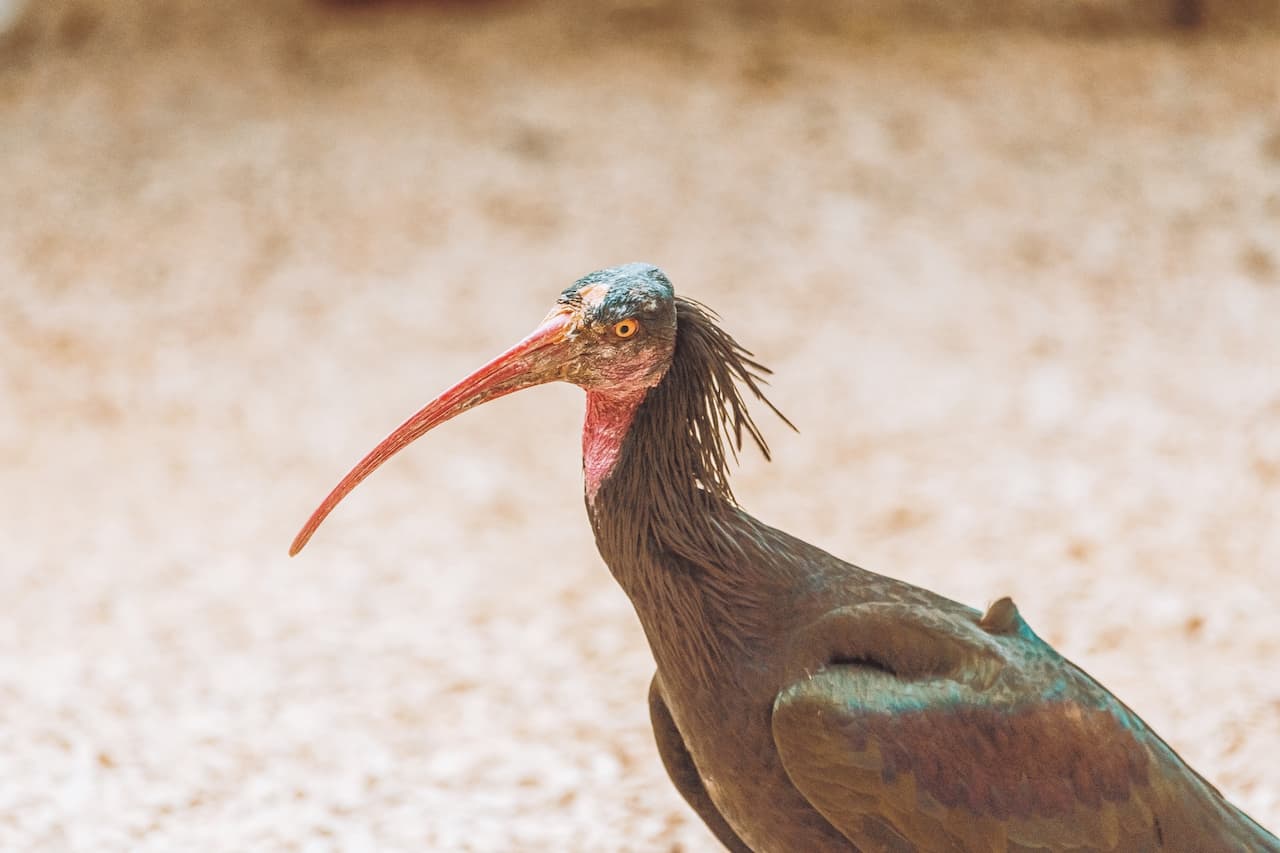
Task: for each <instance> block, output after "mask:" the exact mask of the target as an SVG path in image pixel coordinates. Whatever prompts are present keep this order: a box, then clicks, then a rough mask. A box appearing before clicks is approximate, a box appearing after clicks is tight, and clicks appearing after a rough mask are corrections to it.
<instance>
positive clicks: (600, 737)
mask: <svg viewBox="0 0 1280 853" xmlns="http://www.w3.org/2000/svg"><path fill="white" fill-rule="evenodd" d="M906 5H907V6H908V7H911V8H913V9H917V11H918V7H920V6H921V4H906ZM925 5H927V4H925ZM1086 5H1088V4H1086ZM1106 5H1107V4H1106V3H1102V2H1095V3H1093V4H1092V6H1093V7H1098V8H1103V7H1105V6H1106ZM681 9H685V11H681ZM68 10H70V11H68ZM30 13H31V14H32V15H33V16H34V17H33V18H31V19H30V20H28V21H27V22H26V23H25V24H23V25H22V26H20V27H19V29H18V30H17V31H15V32H14V33H12V34H10V36H9V37H8V38H7V39H6V41H5V42H4V46H3V47H2V48H0V223H2V227H0V413H2V414H3V417H0V482H2V483H3V486H4V488H3V489H0V534H2V536H0V548H2V550H0V584H2V586H0V596H2V598H3V602H4V605H3V609H2V610H0V643H2V644H3V645H2V646H0V648H3V655H2V656H0V849H3V850H42V851H43V850H49V851H57V850H83V851H95V853H97V851H165V853H169V852H170V851H186V850H201V851H204V850H209V851H215V850H217V851H221V850H226V851H232V850H235V851H244V850H304V851H325V850H343V851H360V850H380V851H418V850H445V851H452V850H478V851H503V850H565V851H611V850H617V851H622V850H632V851H668V850H677V849H679V850H689V851H692V850H712V849H714V845H713V842H712V840H711V838H710V836H709V835H707V833H706V832H705V831H704V830H703V829H702V828H701V825H700V824H699V823H698V822H697V820H696V819H695V818H694V817H693V816H692V815H691V813H690V812H689V811H687V810H686V809H685V808H684V806H683V804H682V803H681V802H680V800H679V799H678V797H677V795H676V793H675V792H674V790H673V789H672V788H671V787H670V785H669V784H668V782H667V781H666V779H665V777H664V774H663V771H662V769H661V766H660V765H659V762H658V758H657V755H656V752H655V750H654V747H653V745H652V741H651V735H650V732H649V730H648V720H647V712H646V707H645V690H646V686H647V683H648V679H649V676H650V674H651V668H652V663H651V660H650V657H649V653H648V650H647V648H646V647H645V645H644V641H643V638H642V636H641V633H640V630H639V627H638V625H637V623H636V621H635V618H634V616H633V614H632V612H631V610H630V607H629V604H628V602H627V601H626V599H625V598H624V596H623V595H622V593H621V592H620V591H619V590H618V589H617V588H616V587H615V585H614V584H613V581H612V579H611V578H610V577H609V575H608V572H607V571H606V569H605V568H604V566H603V565H601V563H600V561H599V558H598V556H597V555H596V553H595V550H594V547H593V543H592V540H591V534H590V530H589V528H588V526H587V523H586V519H585V516H584V511H583V507H582V504H581V498H580V494H581V492H580V483H579V470H578V455H577V454H578V447H577V444H578V434H577V430H578V426H579V420H580V417H581V408H582V402H581V395H580V392H578V391H577V390H576V389H572V388H569V387H567V386H564V387H552V388H545V389H538V390H536V391H532V392H528V393H526V394H523V395H518V396H516V397H513V398H509V399H507V400H504V401H502V402H499V403H495V404H493V405H492V406H490V407H487V408H485V409H482V410H480V411H477V412H473V413H471V414H469V415H467V416H466V417H465V418H464V419H462V420H459V421H456V422H454V423H452V424H450V425H448V426H447V427H445V428H443V429H441V430H440V431H439V432H438V433H436V434H434V435H433V436H431V437H430V438H429V439H428V440H426V441H424V442H422V443H421V444H420V445H418V446H417V447H415V448H414V449H413V450H412V451H411V452H409V453H407V454H405V455H403V456H402V457H401V458H398V459H396V460H395V462H394V463H393V464H391V465H388V466H387V467H386V468H385V469H384V470H382V471H380V472H379V473H378V474H377V475H376V476H375V477H374V478H373V479H372V480H370V481H369V482H368V483H366V484H365V485H364V486H363V487H362V488H361V489H359V490H358V491H357V492H356V493H355V494H354V495H353V496H352V498H351V499H349V501H348V503H347V504H345V505H344V506H343V507H342V508H341V509H340V510H339V511H338V512H337V513H336V514H335V515H334V516H333V517H332V518H331V519H330V521H329V522H328V524H327V525H326V526H325V527H324V528H323V529H322V530H321V532H320V534H319V535H318V536H317V538H316V539H315V540H314V541H313V543H312V545H311V546H310V547H309V548H308V550H307V551H306V552H304V554H303V555H302V556H301V557H300V558H298V559H294V560H290V559H288V558H287V557H286V556H285V551H286V548H287V546H288V543H289V540H290V538H291V537H292V536H293V534H294V532H295V531H296V529H297V527H298V526H299V525H300V524H301V522H302V521H303V520H304V519H305V518H306V516H307V514H308V513H309V512H310V510H311V509H312V507H313V506H314V505H315V504H316V503H317V502H318V501H319V499H320V498H321V497H322V496H323V495H324V493H325V492H326V491H327V490H328V489H329V487H330V486H332V485H333V484H334V483H335V482H336V481H337V479H338V477H339V476H340V475H341V474H342V473H343V472H344V471H345V470H346V469H347V467H348V466H349V465H351V464H352V463H354V462H355V461H356V459H358V458H359V457H360V456H361V455H362V454H363V453H364V452H365V451H366V450H368V449H369V448H370V447H371V446H372V445H373V443H374V442H375V441H376V440H377V439H379V438H381V437H382V435H383V434H385V433H386V432H387V431H389V430H390V429H391V428H392V427H394V426H395V425H396V424H398V423H399V422H400V421H401V420H402V419H403V418H404V417H405V416H407V415H408V414H410V413H411V412H412V411H413V410H414V409H415V408H416V407H417V406H418V405H419V404H420V403H421V402H423V401H425V400H426V399H427V398H429V397H430V396H432V395H433V394H434V393H435V392H436V391H438V390H439V389H441V388H442V387H443V386H444V385H446V384H447V383H449V382H451V381H452V380H454V379H456V378H459V377H460V376H461V375H462V374H463V373H464V372H466V371H468V370H470V369H471V368H472V367H474V366H477V365H478V364H479V363H481V361H482V360H484V359H486V358H487V357H488V356H490V355H492V354H494V353H496V352H497V351H499V350H500V349H501V348H503V347H505V346H506V345H507V344H508V343H510V342H512V341H514V340H515V339H516V338H517V337H518V336H520V335H522V334H524V333H525V332H526V331H528V330H529V329H530V328H532V326H533V325H534V324H535V323H536V322H537V320H538V319H539V318H540V317H541V316H542V315H543V313H544V312H545V311H546V310H547V308H548V306H549V305H550V303H551V301H552V300H553V299H554V296H555V294H556V293H558V291H559V290H560V289H561V288H562V287H563V286H565V285H566V284H567V283H568V282H570V281H571V280H572V279H573V278H575V277H577V276H578V275H580V274H582V273H585V272H587V271H589V270H590V269H593V268H595V267H599V266H605V265H609V264H613V263H618V262H623V261H630V260H648V261H652V262H655V263H658V264H661V265H662V266H664V267H665V268H666V270H667V271H668V272H669V274H670V275H671V277H672V279H673V280H674V281H675V283H676V285H677V288H678V289H680V290H681V292H683V293H686V294H689V295H693V296H696V297H698V298H700V299H702V300H704V301H706V302H708V303H709V304H711V305H712V306H714V307H716V308H717V309H719V310H720V312H721V313H722V314H723V316H724V322H725V325H726V326H727V327H728V328H729V329H730V330H731V331H732V332H734V333H735V334H736V335H737V336H738V337H739V338H740V339H741V340H742V341H743V342H744V343H746V344H747V345H748V346H749V347H751V348H752V349H754V350H755V351H756V352H757V353H758V354H759V355H760V356H761V357H762V358H763V359H764V360H765V361H766V362H767V363H769V364H771V365H772V366H773V367H774V368H775V370H776V377H775V380H774V386H773V388H774V399H775V400H776V402H777V403H778V404H779V406H780V407H781V408H782V409H783V410H784V411H785V412H787V413H788V414H789V415H790V416H791V418H792V419H793V420H795V422H796V423H797V424H798V425H799V427H800V431H801V432H800V434H799V435H793V434H791V433H789V432H788V431H787V430H785V429H784V428H783V427H782V426H781V425H780V424H777V423H771V422H770V421H769V419H768V418H763V423H764V425H765V427H766V430H767V433H768V435H769V437H770V438H771V439H772V440H773V446H774V450H775V452H776V459H775V461H774V462H773V463H772V464H765V463H764V462H762V461H761V460H760V459H758V458H757V457H756V456H755V455H751V454H749V455H748V456H747V457H746V458H745V460H744V465H743V468H742V471H741V473H740V474H739V476H738V478H737V480H736V484H737V489H738V493H739V497H740V498H741V499H742V501H743V503H744V504H745V505H746V506H747V507H748V508H749V509H751V510H752V511H753V512H754V513H756V514H757V515H759V516H761V517H762V518H764V519H766V520H768V521H770V522H771V523H774V524H776V525H778V526H780V527H782V528H784V529H788V530H790V531H792V532H795V533H797V534H799V535H801V536H803V537H805V538H807V539H809V540H811V541H814V542H816V543H819V544H821V545H823V546H824V547H826V548H828V549H829V550H831V551H833V552H835V553H837V554H839V555H842V556H845V557H847V558H849V559H852V560H854V561H856V562H858V563H860V564H862V565H865V566H867V567H869V568H873V569H876V570H880V571H884V572H887V573H890V574H894V575H896V576H898V577H902V578H905V579H907V580H910V581H912V582H915V583H919V584H923V585H926V586H929V587H931V588H933V589H936V590H939V591H941V592H943V593H945V594H948V595H950V596H953V597H955V598H958V599H960V600H962V601H965V602H968V603H970V604H973V605H975V606H982V605H984V604H985V603H987V602H988V601H990V600H992V599H993V598H995V597H997V596H999V595H1003V594H1011V595H1013V596H1014V598H1015V599H1016V600H1017V601H1018V603H1019V604H1020V606H1021V607H1022V610H1023V613H1024V615H1025V616H1026V617H1027V619H1028V620H1029V622H1030V623H1031V624H1032V626H1033V627H1034V628H1036V629H1037V630H1038V631H1040V632H1041V633H1042V635H1044V636H1045V637H1046V638H1047V639H1048V640H1050V641H1051V642H1053V643H1054V644H1055V645H1056V646H1057V647H1058V648H1059V649H1061V650H1062V651H1063V652H1064V653H1065V654H1067V655H1068V656H1070V657H1071V658H1073V659H1075V660H1076V661H1077V662H1079V663H1080V664H1081V665H1083V666H1084V667H1085V668H1086V669H1088V670H1089V671H1090V672H1091V673H1093V674H1094V675H1095V676H1097V677H1098V678H1099V679H1100V680H1101V681H1102V682H1103V683H1105V684H1106V685H1108V686H1109V687H1111V688H1112V689H1113V690H1115V691H1116V692H1117V693H1118V694H1119V695H1120V696H1121V697H1122V698H1123V699H1124V700H1125V701H1127V702H1128V703H1130V704H1131V705H1132V706H1133V707H1134V708H1136V709H1137V710H1138V711H1139V712H1140V713H1141V714H1142V715H1143V716H1144V717H1145V718H1146V719H1147V720H1148V721H1149V722H1150V723H1151V724H1152V725H1153V726H1155V728H1156V729H1157V730H1158V731H1159V732H1161V733H1162V734H1163V735H1164V736H1165V737H1166V738H1167V739H1168V740H1169V741H1170V742H1171V743H1172V744H1173V745H1174V746H1175V747H1176V748H1177V749H1178V750H1180V751H1181V752H1182V754H1183V755H1184V756H1186V757H1187V758H1188V759H1189V760H1190V762H1191V763H1192V764H1193V765H1194V766H1196V767H1197V768H1198V769H1200V770H1201V771H1202V772H1204V773H1205V774H1206V775H1207V776H1208V777H1209V778H1210V779H1211V780H1212V781H1214V782H1215V783H1216V784H1219V785H1220V786H1221V787H1222V788H1223V790H1224V791H1225V792H1226V793H1227V794H1229V796H1231V797H1232V798H1233V799H1234V800H1235V801H1236V802H1238V803H1239V804H1240V805H1242V806H1243V807H1245V808H1246V809H1248V810H1249V811H1251V812H1252V813H1253V814H1254V815H1255V816H1256V817H1257V818H1258V819H1259V820H1261V821H1262V822H1263V823H1264V824H1269V825H1271V826H1272V827H1273V828H1276V827H1277V825H1280V620H1277V618H1276V614H1277V613H1278V612H1280V331H1278V330H1280V73H1277V70H1276V69H1277V65H1276V61H1275V60H1276V57H1277V55H1280V37H1278V36H1277V35H1276V34H1275V32H1274V31H1272V32H1271V34H1266V33H1254V34H1252V35H1248V34H1241V33H1239V32H1236V31H1234V30H1233V31H1232V32H1231V33H1227V34H1223V33H1218V34H1212V33H1211V34H1209V35H1208V36H1206V37H1204V38H1201V39H1197V40H1180V39H1178V38H1176V37H1174V36H1172V35H1170V34H1168V33H1162V32H1157V31H1155V30H1152V29H1150V28H1148V27H1146V26H1145V25H1143V26H1135V27H1133V28H1131V29H1130V30H1129V31H1127V32H1126V33H1124V34H1121V35H1109V34H1106V33H1100V32H1096V31H1094V30H1093V29H1091V28H1087V27H1086V28H1085V29H1084V30H1083V31H1082V30H1078V29H1076V30H1072V31H1070V32H1066V33H1063V32H1056V31H1054V30H1053V28H1052V27H1049V26H1043V25H1040V24H1038V23H1036V22H1032V25H1029V26H1020V25H1016V22H1015V25H1011V26H1008V27H1003V28H982V27H973V26H968V25H965V23H964V22H963V21H960V22H959V23H956V22H952V23H953V24H954V26H950V27H948V28H946V29H945V30H938V29H921V27H920V26H919V25H918V24H919V20H918V19H915V18H912V19H911V20H910V21H908V22H907V23H895V22H894V21H893V20H892V16H890V17H888V18H880V17H868V18H866V19H862V20H859V21H857V22H853V23H848V22H843V21H841V20H840V18H839V16H838V15H836V14H833V13H832V12H831V11H830V9H829V8H827V9H825V10H824V7H823V6H822V4H819V3H811V4H789V5H784V6H774V5H766V4H755V5H751V6H748V5H744V4H724V5H720V4H711V5H703V6H700V7H698V11H696V12H695V11H688V7H685V6H682V5H681V4H665V3H652V2H647V3H637V2H631V3H617V2H615V3H609V4H592V3H586V2H580V3H549V2H548V3H534V4H528V5H525V4H518V3H511V4H505V5H503V4H499V5H484V6H468V5H467V4H451V5H445V6H438V7H420V6H412V5H392V6H390V7H386V8H381V9H378V10H374V11H371V12H358V13H357V12H350V11H347V12H338V11H332V10H329V11H324V10H318V9H317V7H314V6H310V5H302V4H297V3H293V2H280V3H250V2H247V0H246V2H228V3H217V4H214V3H210V4H197V3H194V2H191V3H182V2H170V3H158V2H157V3H148V4H143V5H140V4H136V3H108V2H105V0H101V1H100V2H81V3H78V4H76V5H75V6H69V5H68V4H67V3H65V2H58V3H49V4H48V5H47V6H41V4H40V3H36V4H33V6H32V9H31V11H30ZM921 14H922V13H921ZM908 17H910V16H908Z"/></svg>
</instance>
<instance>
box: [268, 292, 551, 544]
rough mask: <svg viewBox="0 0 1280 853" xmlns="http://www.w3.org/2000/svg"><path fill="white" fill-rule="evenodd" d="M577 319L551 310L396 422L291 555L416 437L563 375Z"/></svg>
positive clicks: (326, 503)
mask: <svg viewBox="0 0 1280 853" xmlns="http://www.w3.org/2000/svg"><path fill="white" fill-rule="evenodd" d="M574 320H575V315H574V314H573V312H572V311H571V310H569V309H567V308H565V309H562V310H557V311H554V312H552V313H551V314H550V315H549V316H548V317H547V319H546V320H544V321H543V322H542V325H540V326H538V328H536V329H534V330H533V332H532V333H530V335H529V336H528V337H526V338H525V339H524V340H522V341H520V342H519V343H518V344H516V345H515V346H513V347H512V348H511V349H509V350H507V351H506V352H504V353H503V354H502V355H500V356H498V357H497V358H495V359H494V360H493V361H491V362H489V363H488V364H486V365H485V366H484V367H481V368H480V369H479V370H477V371H476V372H475V373H473V374H471V375H470V376H468V377H467V378H466V379H464V380H462V381H461V382H459V383H458V384H457V385H454V386H453V387H452V388H450V389H449V390H447V391H445V392H444V393H443V394H441V395H440V396H439V397H437V398H435V399H434V400H432V401H431V402H430V403H428V404H427V405H425V406H423V407H422V409H421V410H420V411H419V412H418V413H417V414H416V415H414V416H413V417H411V418H409V420H407V421H405V422H404V423H402V424H401V425H400V426H399V427H397V428H396V430H395V432H393V433H391V435H389V436H387V437H386V438H385V439H383V440H382V443H381V444H379V445H378V446H377V447H375V448H374V449H373V450H371V451H369V455H368V456H366V457H365V458H363V459H361V460H360V461H359V462H358V463H356V466H355V467H354V468H352V469H351V470H350V471H349V472H348V473H347V476H345V477H343V478H342V481H341V482H340V483H338V485H337V486H335V487H334V489H333V491H331V492H330V493H329V496H328V497H326V498H325V499H324V501H323V502H322V503H321V504H320V506H318V507H317V508H316V511H315V512H313V513H311V517H310V518H309V519H307V523H306V524H304V525H303V526H302V530H300V531H298V535H297V536H295V537H294V539H293V544H292V545H290V546H289V556H291V557H292V556H294V555H295V554H297V553H298V552H299V551H301V550H302V549H303V547H304V546H305V545H306V544H307V542H308V540H310V539H311V536H312V535H313V534H314V533H315V532H316V528H318V527H319V526H320V523H321V522H322V521H324V520H325V518H326V517H327V516H328V515H329V513H331V512H333V508H334V507H336V506H337V505H338V502H339V501H341V500H342V499H343V498H344V497H346V496H347V493H348V492H350V491H351V490H352V489H354V488H355V487H356V486H358V485H359V484H360V481H361V480H363V479H364V478H365V477H368V476H369V475H370V474H372V473H373V472H374V471H375V470H377V468H378V466H380V465H381V464H382V463H383V462H386V461H387V460H388V459H390V458H391V457H392V456H394V455H395V454H396V453H398V452H400V450H402V449H403V448H405V447H407V446H408V445H409V444H411V443H412V442H413V441H414V440H415V439H418V438H421V437H422V436H423V435H425V434H426V433H427V432H429V431H430V430H432V429H434V428H435V427H437V426H439V425H440V424H442V423H444V422H445V421H447V420H449V419H450V418H452V417H454V416H455V415H460V414H462V413H463V412H465V411H466V410H467V409H471V408H474V407H476V406H478V405H480V404H481V403H487V402H489V401H490V400H496V399H498V398H499V397H505V396H506V395H507V394H512V393H514V392H516V391H519V390H521V389H523V388H529V387H532V386H534V385H541V384H542V383H544V382H550V381H552V380H555V379H559V378H560V376H561V373H562V368H563V367H564V365H565V364H566V363H567V361H568V358H569V353H568V352H567V348H566V347H565V343H566V342H567V341H569V340H570V339H571V334H570V333H571V332H572V330H573V327H574Z"/></svg>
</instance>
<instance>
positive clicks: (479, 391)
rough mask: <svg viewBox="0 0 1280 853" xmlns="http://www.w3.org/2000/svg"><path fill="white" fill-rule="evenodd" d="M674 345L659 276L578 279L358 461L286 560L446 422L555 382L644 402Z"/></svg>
mask: <svg viewBox="0 0 1280 853" xmlns="http://www.w3.org/2000/svg"><path fill="white" fill-rule="evenodd" d="M675 340H676V300H675V293H674V291H673V289H672V287H671V282H670V281H668V280H667V277H666V275H664V274H663V272H662V270H660V269H658V268H657V267H655V266H653V265H651V264H625V265H623V266H617V267H610V268H608V269H603V270H597V271H596V272H593V273H590V274H588V275H586V276H583V277H582V278H580V279H578V280H577V281H576V282H574V283H573V284H572V285H570V286H569V287H568V288H566V289H565V290H564V292H563V293H561V294H560V297H559V299H557V300H556V303H555V306H554V307H553V308H552V309H551V312H550V313H549V314H547V316H546V318H545V319H544V320H543V321H542V322H541V323H540V324H539V325H538V327H537V328H536V329H534V330H533V331H532V332H530V333H529V334H528V335H527V336H526V337H525V338H524V339H523V340H521V341H519V342H518V343H516V344H515V345H514V346H512V347H511V348H510V349H508V350H507V351H506V352H504V353H502V354H501V355H499V356H497V357H496V358H494V359H493V360H492V361H490V362H489V363H488V364H485V365H484V366H483V367H481V368H480V369H479V370H477V371H475V372H474V373H472V374H471V375H470V376H468V377H467V378H465V379H463V380H462V381H461V382H459V383H458V384H456V385H454V386H453V387H452V388H450V389H448V390H447V391H445V392H444V393H443V394H441V395H440V396H439V397H436V398H435V399H434V400H432V401H431V402H430V403H428V404H427V405H425V406H423V407H422V409H420V410H419V411H418V413H417V414H415V415H414V416H413V417H411V418H409V419H408V420H407V421H405V422H404V423H403V424H401V425H400V426H399V427H398V428H397V429H396V430H395V431H394V432H392V433H391V435H389V436H387V437H386V438H385V439H384V440H383V441H382V443H380V444H379V445H378V446H377V447H375V448H374V449H373V450H372V451H370V452H369V454H368V455H367V456H365V457H364V459H362V460H360V462H359V463H357V464H356V466H355V467H354V468H352V469H351V471H350V472H349V473H348V474H347V475H346V476H345V477H344V478H343V479H342V481H341V482H339V483H338V485H337V486H336V487H335V488H334V489H333V491H332V492H330V493H329V495H328V497H326V498H325V499H324V502H323V503H321V504H320V506H319V507H318V508H317V509H316V511H315V512H314V513H313V514H312V515H311V518H310V519H308V520H307V523H306V525H305V526H304V527H303V528H302V530H301V531H300V532H299V533H298V535H297V537H296V538H295V539H294V540H293V545H292V546H291V547H290V549H289V553H290V554H297V553H298V552H299V551H301V550H302V548H303V546H305V545H306V544H307V542H308V540H310V538H311V536H312V534H314V533H315V531H316V528H318V527H319V526H320V523H321V522H323V521H324V519H325V517H326V516H328V515H329V513H330V512H332V511H333V508H334V507H335V506H337V504H338V502H339V501H341V500H342V499H343V498H344V497H345V496H346V495H347V494H348V493H349V492H350V491H351V490H352V489H354V488H355V487H356V486H357V485H359V483H360V481H362V480H363V479H364V478H365V477H368V476H369V475H370V474H371V473H373V472H374V470H376V469H377V468H378V467H379V466H380V465H382V463H383V462H386V461H387V460H388V459H390V458H391V457H392V456H393V455H395V454H396V453H397V452H399V451H400V450H401V449H403V448H404V447H406V446H407V445H409V444H410V443H411V442H413V441H414V440H416V439H418V438H419V437H421V436H423V435H425V434H426V433H427V432H428V431H430V430H431V429H433V428H435V427H437V426H439V425H440V424H442V423H444V422H445V421H447V420H449V419H450V418H452V417H454V416H456V415H460V414H462V413H463V412H465V411H467V410H468V409H472V408H475V407H476V406H478V405H480V404H481V403H487V402H489V401H490V400H496V399H498V398H499V397H504V396H506V395H507V394H512V393H514V392H516V391H520V390H522V389H525V388H531V387H533V386H535V385H542V384H544V383H547V382H555V381H563V382H571V383H573V384H575V385H578V386H580V387H582V388H584V389H586V390H587V391H588V392H589V393H591V394H593V395H594V396H596V397H598V398H601V399H611V398H616V399H620V400H632V399H635V398H637V397H642V396H643V395H644V394H645V392H647V391H648V389H649V388H652V387H653V386H655V385H657V384H658V382H659V381H660V380H661V379H662V377H663V375H664V374H665V373H666V371H667V368H668V367H670V365H671V356H672V353H673V351H674V349H675Z"/></svg>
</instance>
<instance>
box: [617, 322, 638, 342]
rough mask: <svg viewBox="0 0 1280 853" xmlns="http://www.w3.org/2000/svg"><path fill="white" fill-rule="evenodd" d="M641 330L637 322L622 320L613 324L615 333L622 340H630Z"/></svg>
mask: <svg viewBox="0 0 1280 853" xmlns="http://www.w3.org/2000/svg"><path fill="white" fill-rule="evenodd" d="M639 330H640V324H639V323H637V322H636V321H635V320H622V321H620V322H617V323H614V324H613V333H614V334H615V335H617V336H618V337H620V338H629V337H631V336H632V335H634V334H635V333H636V332H638V331H639Z"/></svg>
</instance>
